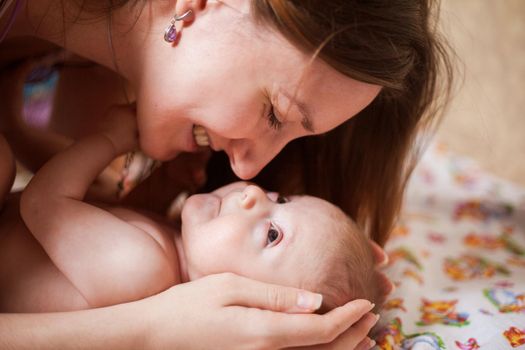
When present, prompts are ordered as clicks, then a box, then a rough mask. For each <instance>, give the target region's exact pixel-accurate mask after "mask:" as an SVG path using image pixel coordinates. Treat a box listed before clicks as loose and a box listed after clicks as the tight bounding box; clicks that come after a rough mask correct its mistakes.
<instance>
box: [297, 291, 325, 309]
mask: <svg viewBox="0 0 525 350" xmlns="http://www.w3.org/2000/svg"><path fill="white" fill-rule="evenodd" d="M322 302H323V296H322V295H321V294H317V293H309V292H299V294H298V295H297V306H299V307H300V308H301V309H305V310H317V309H319V308H320V307H321V303H322Z"/></svg>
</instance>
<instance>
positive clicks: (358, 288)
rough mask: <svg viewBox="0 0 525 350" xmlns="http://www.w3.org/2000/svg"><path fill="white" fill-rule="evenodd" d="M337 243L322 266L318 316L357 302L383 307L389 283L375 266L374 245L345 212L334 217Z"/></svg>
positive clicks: (319, 283)
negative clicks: (363, 301) (364, 301)
mask: <svg viewBox="0 0 525 350" xmlns="http://www.w3.org/2000/svg"><path fill="white" fill-rule="evenodd" d="M334 219H335V220H334V222H335V224H334V230H336V232H335V235H333V236H335V240H334V242H333V244H332V245H331V249H329V251H327V252H326V253H327V255H326V257H325V259H324V262H323V263H322V266H320V273H319V274H318V276H319V279H318V280H317V282H316V284H317V287H316V289H317V291H318V292H319V293H321V294H323V304H322V306H321V309H320V310H319V313H326V312H328V311H330V310H332V309H334V308H336V307H338V306H341V305H344V304H346V303H347V302H349V301H351V300H355V299H366V300H369V301H370V302H372V303H374V304H376V305H377V307H376V309H378V308H379V307H380V305H381V304H382V302H383V299H384V296H385V295H386V294H387V292H386V290H387V289H388V281H386V280H385V277H384V276H383V275H382V274H380V273H379V272H378V271H377V270H376V267H375V261H374V256H373V254H372V250H371V245H370V243H369V241H368V238H367V237H366V236H365V234H364V231H363V230H361V229H360V228H359V227H358V226H357V225H356V224H355V223H354V221H353V220H352V219H350V218H349V217H348V216H347V215H346V214H344V213H343V212H342V211H341V212H340V215H337V218H334Z"/></svg>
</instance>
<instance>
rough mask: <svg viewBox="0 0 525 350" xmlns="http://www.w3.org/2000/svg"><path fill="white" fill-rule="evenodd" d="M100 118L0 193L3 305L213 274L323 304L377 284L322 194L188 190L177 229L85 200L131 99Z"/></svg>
mask: <svg viewBox="0 0 525 350" xmlns="http://www.w3.org/2000/svg"><path fill="white" fill-rule="evenodd" d="M108 120H110V121H111V123H110V124H111V125H109V126H108V127H107V128H106V130H104V131H102V132H99V133H97V134H95V135H92V136H89V137H86V138H83V139H81V140H80V141H78V142H76V143H74V144H73V145H72V146H71V147H69V148H68V149H66V150H65V151H63V152H60V153H59V154H57V155H56V156H55V157H54V158H52V159H51V160H50V161H49V162H48V163H46V164H45V165H44V166H43V167H42V168H41V169H40V170H39V171H38V173H37V174H36V175H35V176H34V178H33V179H32V180H31V182H30V183H29V185H28V186H27V188H26V189H25V190H24V192H23V193H22V194H21V195H20V194H11V195H8V196H7V197H6V200H5V205H4V207H3V209H2V211H1V212H0V285H1V286H2V288H0V312H44V311H66V310H77V309H85V308H94V307H102V306H106V305H112V304H118V303H124V302H128V301H132V300H137V299H141V298H144V297H147V296H150V295H153V294H156V293H159V292H161V291H163V290H165V289H167V288H169V287H170V286H172V285H175V284H179V283H184V282H187V281H191V280H195V279H198V278H200V277H203V276H206V275H209V274H214V273H220V272H233V273H236V274H239V275H243V276H246V277H250V278H253V279H257V280H260V281H264V282H268V283H274V284H280V285H286V286H293V287H297V288H301V289H307V290H311V291H315V292H318V293H320V294H322V295H323V305H322V307H321V308H320V312H325V311H328V310H330V309H332V308H334V307H336V306H339V305H342V304H344V303H346V302H348V301H349V300H351V299H356V298H365V299H368V300H370V301H372V302H375V301H376V300H378V298H380V296H381V295H384V294H385V293H384V291H383V290H381V286H380V285H379V284H380V281H379V276H378V273H377V272H376V271H375V269H374V261H373V257H372V252H371V251H370V246H369V243H368V240H367V239H366V238H365V237H364V235H363V234H362V233H361V232H360V231H359V230H358V229H357V227H356V226H355V225H354V224H353V222H352V221H351V220H350V219H349V218H348V217H347V216H346V215H345V214H344V213H343V212H342V211H341V210H340V209H338V208H337V207H335V206H334V205H332V204H330V203H328V202H326V201H324V200H321V199H319V198H315V197H310V196H290V197H282V196H280V195H278V194H277V193H274V192H265V191H264V190H262V189H261V188H259V187H257V186H255V185H252V184H249V183H246V182H237V183H233V184H230V185H228V186H224V187H222V188H219V189H217V190H215V191H213V192H211V193H205V194H197V195H194V196H191V197H190V198H188V199H187V201H186V202H185V204H184V206H183V209H182V214H181V225H180V228H177V227H173V225H170V224H169V223H168V222H166V221H165V219H164V218H162V217H159V216H156V215H154V214H152V213H147V212H143V211H138V210H134V209H131V208H125V207H118V206H110V205H107V204H100V203H87V202H85V201H84V200H83V199H84V196H85V194H86V191H87V190H88V188H89V186H90V185H91V183H92V182H93V181H94V179H95V178H96V177H97V175H98V174H99V173H100V172H101V171H102V170H103V169H104V168H105V167H106V166H107V165H108V164H109V163H110V162H111V161H112V160H113V159H114V158H115V157H116V156H118V155H120V154H123V153H124V152H127V151H130V150H132V149H134V148H135V147H136V143H137V138H136V125H135V123H134V119H133V113H132V112H131V111H130V110H129V109H128V108H127V107H119V108H115V109H113V110H112V111H111V112H110V115H109V116H108ZM0 138H1V135H0ZM0 141H2V140H0ZM13 171H14V170H13ZM11 177H12V175H11V174H9V175H8V176H6V177H5V178H3V179H0V182H2V181H3V182H4V183H2V184H0V185H4V186H5V182H8V181H10V179H11ZM0 200H1V199H0ZM0 204H1V202H0ZM218 292H219V291H218Z"/></svg>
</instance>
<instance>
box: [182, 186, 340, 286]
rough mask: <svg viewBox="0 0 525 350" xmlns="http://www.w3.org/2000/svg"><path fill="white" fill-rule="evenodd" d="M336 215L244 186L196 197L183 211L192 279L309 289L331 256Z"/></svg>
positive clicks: (307, 201)
mask: <svg viewBox="0 0 525 350" xmlns="http://www.w3.org/2000/svg"><path fill="white" fill-rule="evenodd" d="M338 211H339V209H337V208H336V207H335V206H333V205H332V204H330V203H328V202H326V201H324V200H321V199H319V198H315V197H309V196H291V197H287V198H283V197H280V196H279V195H278V194H277V193H275V192H265V191H264V190H262V189H261V188H260V187H257V186H255V185H251V184H247V183H244V182H237V183H234V184H231V185H228V186H225V187H222V188H220V189H218V190H216V191H214V192H212V193H207V194H199V195H195V196H192V197H190V198H188V200H187V201H186V204H185V206H184V208H183V211H182V240H183V247H184V252H185V255H186V264H187V268H188V275H189V278H190V280H194V279H197V278H200V277H203V276H206V275H209V274H213V273H220V272H234V273H236V274H239V275H243V276H246V277H250V278H254V279H257V280H261V281H264V282H268V283H275V284H281V285H289V286H294V287H298V288H306V287H307V285H305V284H307V283H308V282H309V281H312V280H315V275H317V269H318V266H319V263H320V262H321V261H322V260H323V257H324V256H326V255H329V254H330V252H329V251H328V250H329V249H327V248H329V247H330V244H329V243H330V242H333V240H334V235H335V232H337V230H335V229H333V228H334V227H335V225H336V220H335V219H334V218H338V217H340V215H341V214H339V213H338Z"/></svg>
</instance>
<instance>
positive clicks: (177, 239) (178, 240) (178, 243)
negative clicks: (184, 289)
mask: <svg viewBox="0 0 525 350" xmlns="http://www.w3.org/2000/svg"><path fill="white" fill-rule="evenodd" d="M174 231H175V234H174V235H173V243H174V244H175V250H176V251H177V258H178V260H179V274H180V280H181V283H186V282H189V281H190V279H189V276H188V266H187V264H186V254H185V253H184V247H183V244H182V234H181V226H180V224H179V225H177V226H176V227H174Z"/></svg>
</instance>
